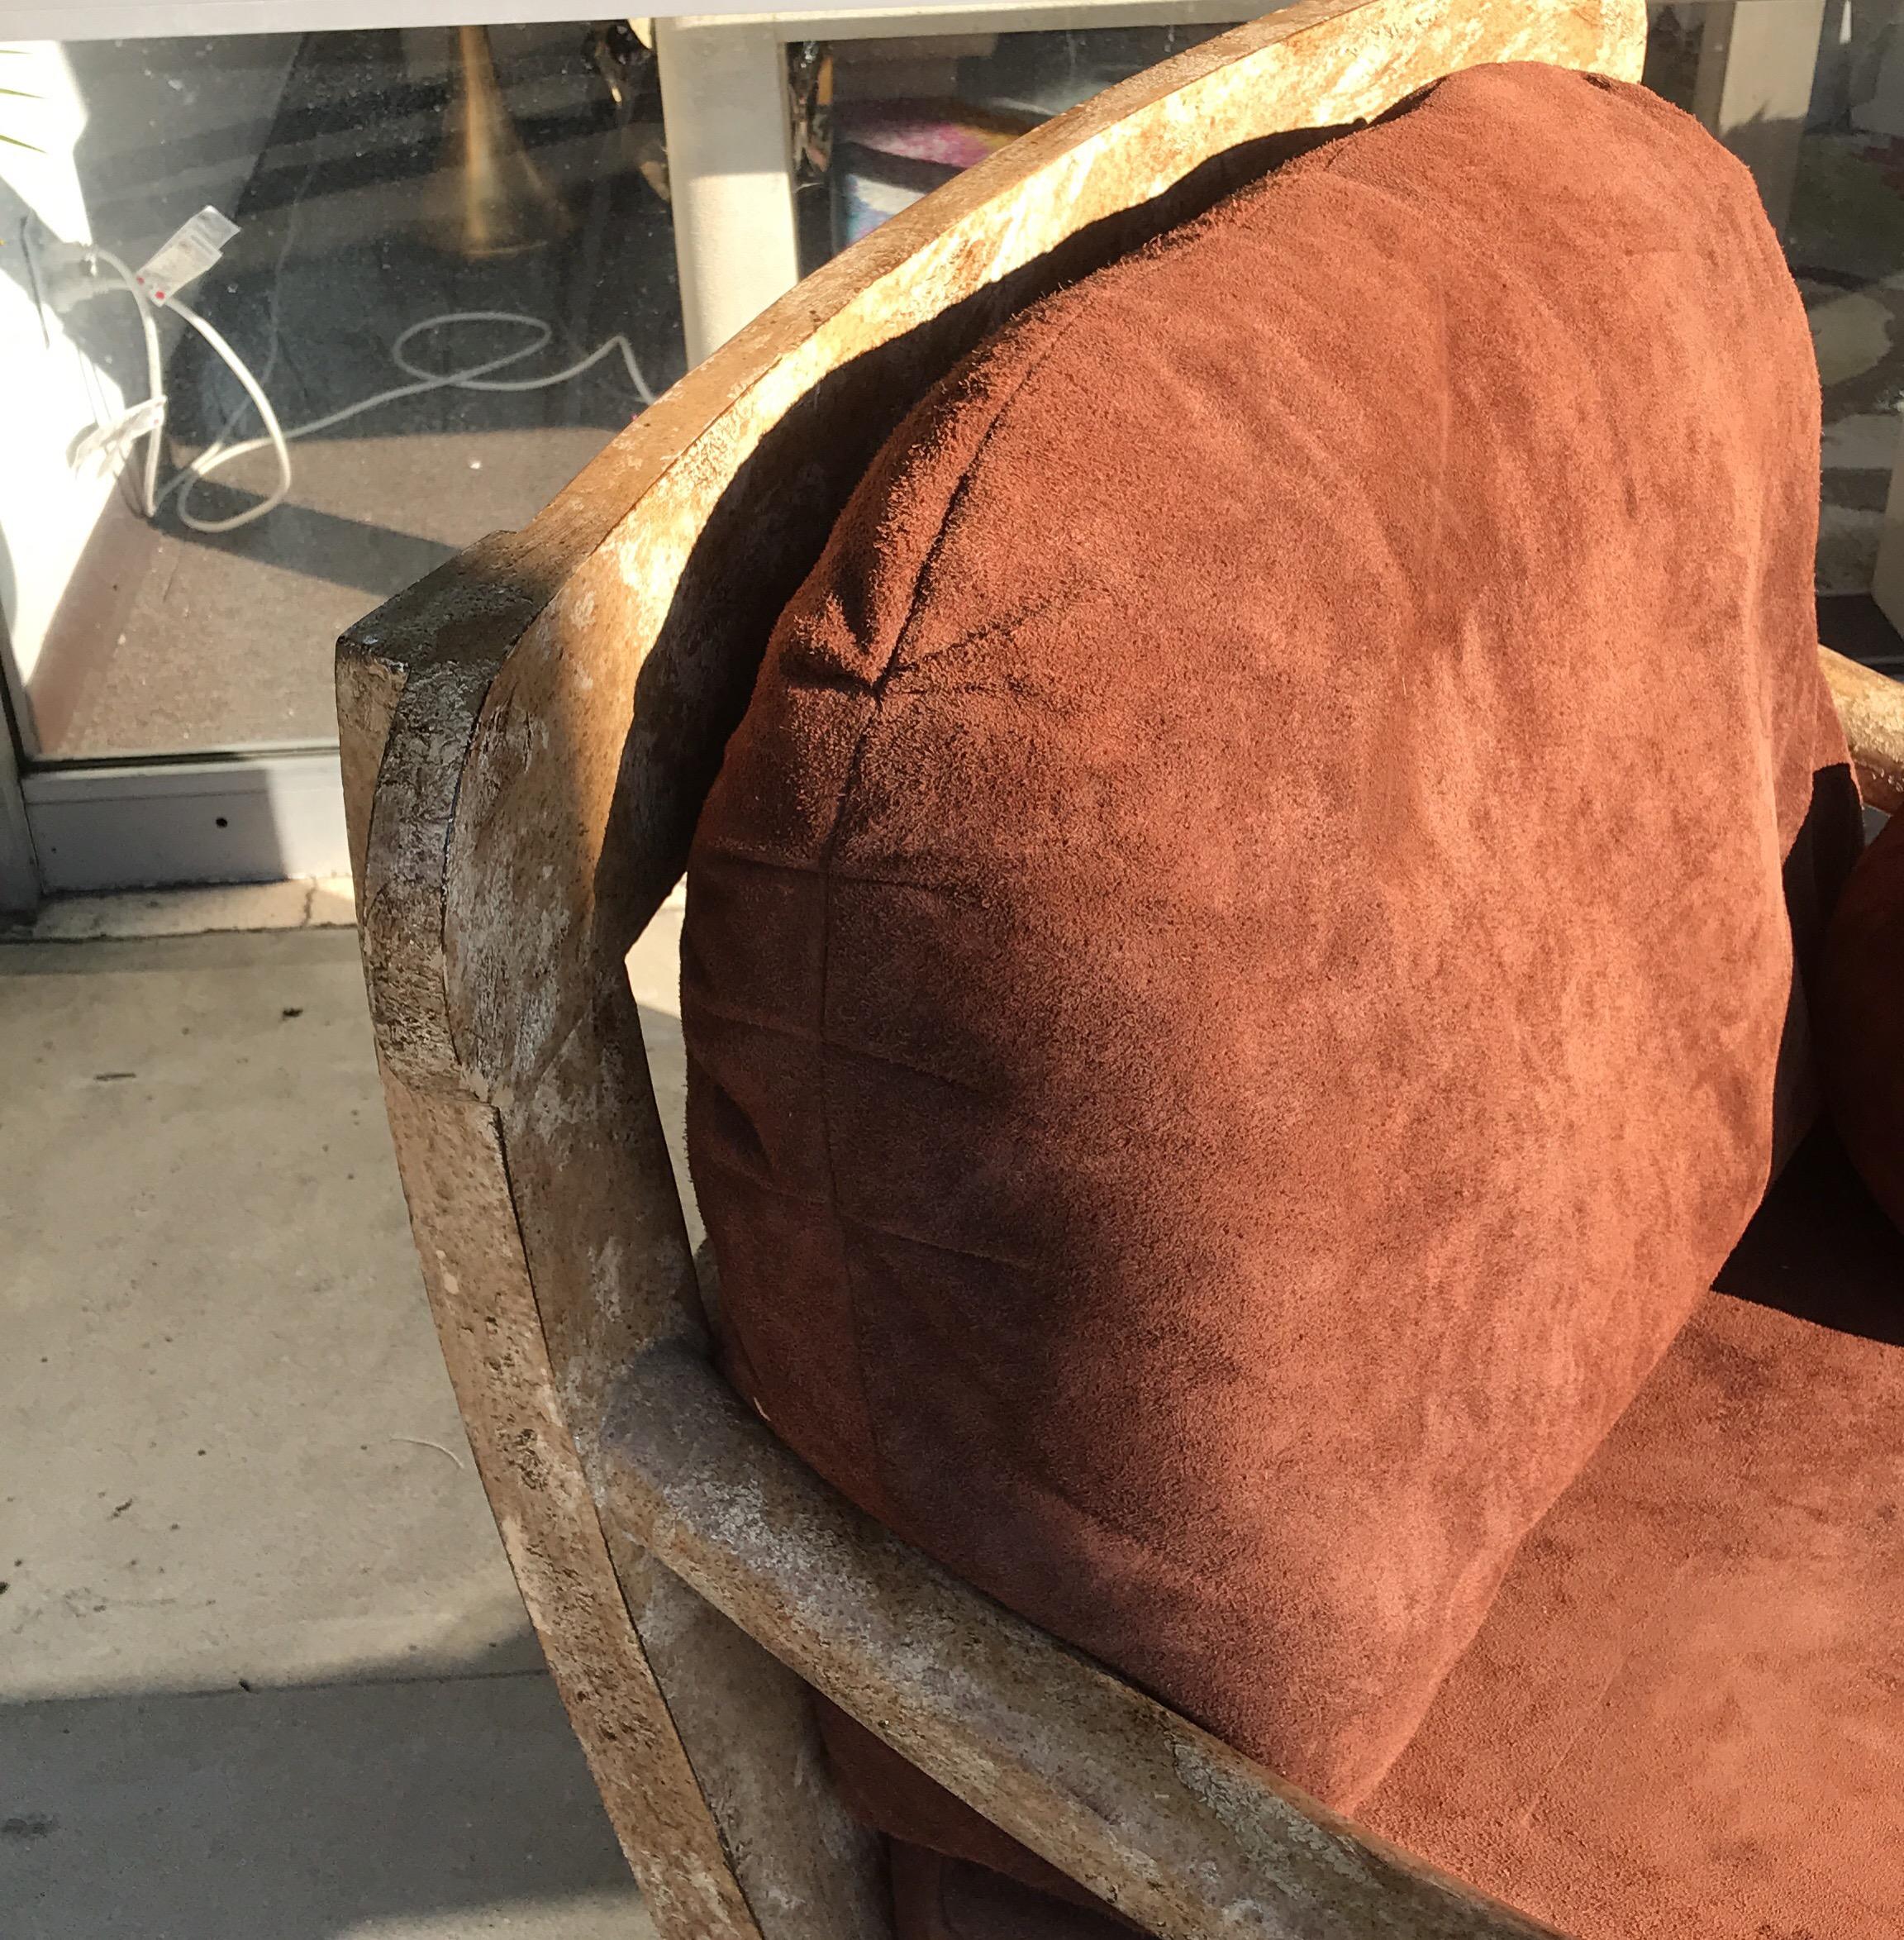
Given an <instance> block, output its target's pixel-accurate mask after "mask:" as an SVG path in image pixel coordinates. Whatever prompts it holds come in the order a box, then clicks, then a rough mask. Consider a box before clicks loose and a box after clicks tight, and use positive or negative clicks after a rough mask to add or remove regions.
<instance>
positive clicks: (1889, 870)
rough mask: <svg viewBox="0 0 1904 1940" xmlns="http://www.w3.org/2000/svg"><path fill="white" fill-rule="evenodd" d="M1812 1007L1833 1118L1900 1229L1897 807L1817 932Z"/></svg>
mask: <svg viewBox="0 0 1904 1940" xmlns="http://www.w3.org/2000/svg"><path fill="white" fill-rule="evenodd" d="M1817 1013H1818V1017H1817V1032H1818V1049H1819V1061H1820V1063H1821V1065H1823V1067H1824V1074H1825V1090H1826V1094H1827V1096H1828V1098H1829V1099H1830V1108H1831V1119H1832V1123H1834V1124H1835V1126H1836V1127H1838V1132H1839V1136H1840V1137H1841V1138H1842V1139H1843V1140H1844V1141H1845V1148H1846V1149H1847V1150H1848V1151H1849V1152H1850V1154H1851V1156H1852V1158H1853V1159H1854V1161H1856V1163H1857V1166H1858V1170H1859V1172H1861V1173H1862V1174H1863V1175H1864V1183H1865V1184H1867V1185H1868V1186H1869V1187H1870V1189H1871V1192H1872V1196H1873V1198H1874V1199H1876V1200H1877V1201H1878V1204H1879V1205H1881V1206H1882V1207H1883V1208H1884V1210H1885V1211H1886V1212H1887V1213H1889V1214H1890V1215H1891V1217H1892V1219H1893V1220H1895V1221H1896V1222H1897V1225H1898V1226H1899V1227H1900V1228H1904V815H1893V816H1892V817H1891V819H1890V821H1889V822H1887V824H1886V825H1885V827H1884V828H1883V830H1882V831H1881V832H1879V834H1878V839H1877V841H1874V842H1873V843H1872V845H1871V846H1870V847H1869V848H1868V849H1867V850H1866V851H1864V858H1863V860H1860V861H1859V865H1858V866H1857V868H1856V869H1855V870H1854V871H1853V872H1852V875H1851V879H1850V880H1849V882H1848V883H1847V884H1845V890H1844V894H1842V896H1841V897H1840V899H1839V901H1838V907H1837V908H1836V910H1835V912H1834V913H1833V914H1832V918H1831V925H1830V929H1829V930H1828V931H1827V932H1825V951H1824V960H1823V963H1822V965H1821V970H1820V973H1819V988H1818V1000H1817Z"/></svg>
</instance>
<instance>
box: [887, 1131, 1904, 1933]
mask: <svg viewBox="0 0 1904 1940" xmlns="http://www.w3.org/2000/svg"><path fill="white" fill-rule="evenodd" d="M1720 1285H1721V1288H1722V1289H1725V1291H1724V1292H1722V1293H1716V1294H1713V1295H1712V1296H1711V1298H1710V1299H1708V1300H1707V1301H1706V1303H1705V1304H1703V1305H1702V1307H1701V1308H1699V1310H1698V1311H1697V1313H1695V1314H1694V1316H1693V1318H1692V1322H1691V1323H1689V1324H1688V1325H1687V1327H1686V1328H1685V1329H1684V1330H1683V1332H1681V1333H1680V1335H1679V1336H1678V1339H1676V1340H1675V1341H1674V1342H1673V1347H1672V1348H1671V1350H1670V1351H1668V1355H1667V1356H1666V1359H1665V1360H1664V1361H1662V1362H1661V1364H1660V1366H1659V1368H1658V1369H1657V1370H1655V1371H1654V1375H1652V1378H1651V1379H1650V1380H1649V1381H1648V1382H1647V1384H1646V1385H1645V1387H1644V1388H1642V1389H1640V1394H1639V1397H1638V1399H1636V1400H1635V1403H1634V1404H1633V1405H1632V1407H1631V1408H1630V1409H1628V1410H1627V1412H1626V1413H1625V1414H1624V1415H1623V1416H1621V1419H1620V1421H1619V1423H1617V1424H1616V1427H1615V1428H1614V1429H1613V1432H1612V1433H1611V1435H1609V1436H1608V1437H1607V1440H1606V1442H1603V1443H1602V1446H1601V1447H1600V1448H1599V1450H1598V1451H1597V1452H1596V1453H1595V1456H1594V1457H1593V1460H1592V1461H1591V1462H1590V1463H1589V1464H1588V1465H1587V1470H1586V1471H1585V1473H1584V1474H1583V1475H1581V1477H1580V1478H1579V1480H1577V1481H1576V1482H1575V1483H1574V1484H1573V1487H1572V1488H1570V1489H1569V1490H1568V1491H1567V1493H1566V1494H1564V1495H1563V1496H1562V1497H1561V1498H1560V1499H1559V1502H1557V1503H1556V1504H1554V1507H1553V1508H1552V1509H1549V1511H1548V1513H1547V1515H1546V1516H1545V1518H1544V1519H1543V1520H1542V1521H1541V1522H1540V1524H1539V1525H1538V1526H1537V1527H1536V1528H1535V1531H1534V1533H1533V1534H1532V1535H1531V1536H1530V1537H1529V1538H1528V1539H1527V1541H1526V1542H1525V1543H1524V1544H1523V1545H1522V1546H1521V1552H1520V1553H1519V1555H1518V1556H1516V1558H1515V1561H1514V1566H1513V1567H1512V1569H1511V1570H1510V1571H1509V1572H1508V1575H1507V1581H1506V1582H1505V1584H1503V1585H1502V1590H1501V1593H1500V1594H1499V1596H1498V1597H1497V1599H1496V1600H1495V1604H1494V1607H1493V1609H1492V1610H1491V1611H1490V1612H1489V1613H1488V1621H1487V1622H1486V1623H1485V1624H1483V1626H1482V1629H1481V1633H1480V1635H1479V1636H1478V1637H1476V1638H1475V1640H1474V1642H1473V1643H1472V1644H1471V1645H1470V1646H1469V1647H1468V1650H1467V1652H1465V1653H1464V1656H1462V1658H1461V1661H1459V1663H1458V1664H1457V1665H1456V1666H1454V1670H1453V1671H1451V1672H1450V1673H1449V1676H1448V1678H1447V1680H1446V1681H1445V1683H1444V1684H1443V1685H1442V1686H1441V1690H1440V1694H1439V1695H1437V1697H1436V1699H1435V1703H1434V1704H1433V1706H1432V1707H1431V1708H1430V1710H1429V1713H1428V1716H1427V1718H1426V1720H1425V1721H1424V1722H1423V1723H1422V1726H1421V1730H1420V1732H1419V1733H1417V1734H1416V1737H1415V1739H1414V1741H1413V1742H1412V1743H1411V1744H1410V1746H1409V1747H1408V1749H1407V1751H1406V1752H1403V1753H1402V1756H1401V1757H1400V1758H1399V1759H1398V1760H1397V1761H1396V1763H1395V1765H1394V1766H1393V1768H1392V1770H1391V1771H1390V1772H1389V1774H1388V1777H1387V1778H1386V1779H1385V1780H1383V1784H1382V1785H1381V1786H1380V1787H1379V1788H1378V1790H1377V1791H1376V1792H1375V1794H1374V1795H1373V1797H1372V1798H1371V1799H1369V1800H1368V1801H1367V1802H1366V1804H1364V1806H1363V1808H1362V1814H1361V1816H1362V1818H1364V1821H1365V1822H1366V1823H1369V1824H1370V1825H1372V1826H1373V1827H1374V1828H1376V1829H1377V1830H1378V1831H1381V1832H1383V1833H1386V1834H1387V1835H1388V1837H1389V1838H1393V1839H1397V1840H1399V1841H1400V1842H1402V1843H1403V1844H1404V1845H1407V1846H1409V1847H1413V1848H1414V1849H1415V1850H1416V1851H1418V1852H1422V1853H1424V1854H1426V1855H1427V1856H1429V1857H1432V1858H1433V1859H1435V1860H1436V1861H1439V1862H1440V1864H1441V1865H1442V1866H1444V1867H1445V1868H1447V1869H1448V1870H1449V1871H1454V1872H1457V1873H1459V1874H1460V1875H1462V1876H1464V1877H1466V1878H1468V1879H1469V1880H1472V1881H1473V1882H1474V1883H1475V1884H1476V1885H1482V1886H1484V1887H1486V1888H1487V1889H1488V1890H1490V1891H1491V1892H1492V1893H1494V1894H1496V1895H1497V1896H1499V1897H1501V1898H1502V1899H1507V1900H1508V1901H1509V1902H1510V1903H1511V1904H1514V1905H1516V1906H1518V1907H1521V1909H1524V1910H1526V1911H1527V1912H1530V1913H1533V1914H1538V1915H1539V1916H1540V1918H1542V1919H1545V1920H1548V1921H1550V1922H1551V1923H1553V1924H1554V1925H1555V1926H1557V1927H1559V1928H1560V1929H1561V1930H1562V1931H1563V1932H1564V1933H1569V1934H1574V1935H1577V1936H1578V1940H1693V1937H1696V1940H1805V1937H1806V1936H1809V1937H1810V1940H1827V1937H1829V1940H1897V1935H1898V1934H1899V1933H1904V1838H1900V1837H1899V1830H1900V1826H1899V1815H1900V1812H1901V1811H1904V1805H1901V1804H1900V1801H1904V1515H1901V1514H1900V1509H1899V1498H1900V1494H1904V1240H1901V1239H1900V1237H1899V1235H1898V1233H1897V1231H1896V1230H1895V1229H1893V1228H1892V1227H1889V1226H1888V1225H1887V1223H1886V1222H1885V1220H1884V1218H1883V1215H1882V1214H1881V1213H1879V1212H1878V1209H1877V1208H1876V1207H1875V1206H1874V1205H1873V1203H1872V1201H1871V1199H1870V1198H1869V1197H1868V1194H1866V1193H1865V1192H1864V1189H1863V1188H1862V1187H1861V1185H1860V1184H1859V1182H1858V1180H1857V1179H1856V1178H1855V1176H1854V1175H1853V1174H1852V1172H1851V1170H1850V1167H1849V1165H1848V1164H1847V1163H1846V1161H1845V1156H1844V1153H1843V1151H1842V1150H1841V1148H1840V1146H1838V1144H1837V1142H1836V1141H1835V1138H1834V1137H1832V1136H1831V1135H1830V1134H1829V1133H1824V1132H1821V1133H1820V1134H1819V1135H1817V1136H1816V1137H1815V1138H1814V1139H1813V1141H1812V1142H1811V1145H1810V1146H1808V1147H1807V1148H1806V1150H1805V1151H1803V1152H1802V1153H1801V1154H1800V1156H1798V1158H1797V1160H1796V1161H1794V1162H1793V1163H1792V1165H1791V1166H1789V1167H1788V1168H1787V1170H1786V1171H1785V1173H1784V1174H1783V1176H1782V1177H1781V1178H1780V1180H1779V1181H1778V1184H1777V1186H1776V1187H1775V1188H1774V1189H1773V1192H1772V1194H1771V1195H1770V1198H1769V1199H1768V1202H1767V1204H1765V1206H1764V1208H1762V1210H1761V1211H1760V1212H1759V1215H1758V1217H1757V1218H1755V1219H1754V1222H1753V1223H1752V1226H1751V1227H1750V1228H1749V1230H1748V1232H1747V1233H1746V1236H1745V1241H1744V1242H1743V1243H1742V1244H1741V1245H1740V1247H1739V1249H1738V1251H1736V1253H1735V1255H1734V1256H1733V1257H1732V1259H1731V1260H1730V1261H1729V1262H1728V1263H1727V1265H1726V1268H1725V1270H1723V1271H1722V1272H1721V1275H1720ZM1011 1870H1013V1871H1019V1870H1021V1866H1019V1865H1018V1864H1017V1863H1016V1861H1014V1862H1013V1863H1012V1866H1011ZM892 1880H893V1891H894V1900H895V1904H896V1909H897V1914H898V1923H899V1927H900V1931H901V1932H902V1933H903V1934H904V1935H906V1936H907V1940H1119V1936H1120V1935H1121V1934H1127V1933H1129V1932H1130V1928H1128V1927H1127V1926H1126V1925H1125V1924H1124V1923H1122V1922H1121V1921H1120V1920H1119V1919H1118V1918H1117V1916H1116V1914H1113V1913H1111V1910H1110V1909H1109V1908H1107V1907H1102V1906H1097V1907H1096V1908H1095V1909H1094V1910H1085V1909H1081V1908H1080V1907H1079V1905H1078V1903H1077V1889H1076V1888H1074V1887H1071V1886H1070V1885H1069V1882H1066V1883H1065V1885H1064V1888H1063V1889H1062V1890H1063V1891H1064V1894H1065V1895H1066V1898H1065V1899H1064V1901H1063V1903H1059V1901H1058V1900H1057V1899H1054V1898H1053V1897H1051V1896H1050V1895H1045V1896H1040V1895H1036V1894H1035V1893H1034V1892H1033V1891H1032V1890H1031V1889H1030V1888H1028V1887H1026V1885H1022V1884H1021V1883H1020V1882H1019V1881H1018V1880H1015V1879H1011V1878H1008V1877H1001V1876H999V1874H998V1873H997V1872H996V1871H990V1870H988V1869H987V1868H986V1867H984V1866H978V1865H974V1864H973V1863H972V1862H971V1861H964V1860H950V1859H941V1858H940V1857H939V1856H938V1855H937V1854H935V1853H931V1852H921V1851H919V1850H918V1849H917V1848H916V1847H903V1846H899V1845H897V1843H896V1844H895V1847H894V1850H893V1862H892Z"/></svg>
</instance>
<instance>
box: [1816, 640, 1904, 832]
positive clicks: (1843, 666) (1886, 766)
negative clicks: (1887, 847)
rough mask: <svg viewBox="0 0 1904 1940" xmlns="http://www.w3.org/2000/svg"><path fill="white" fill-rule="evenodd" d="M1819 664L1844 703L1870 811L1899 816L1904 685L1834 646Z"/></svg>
mask: <svg viewBox="0 0 1904 1940" xmlns="http://www.w3.org/2000/svg"><path fill="white" fill-rule="evenodd" d="M1818 660H1819V664H1820V665H1821V666H1822V667H1823V668H1824V670H1825V682H1826V684H1828V685H1829V686H1830V689H1831V698H1832V699H1833V700H1834V701H1835V702H1836V703H1838V718H1839V720H1840V722H1843V723H1844V727H1845V741H1846V742H1847V743H1848V744H1849V746H1850V750H1851V765H1852V766H1853V767H1854V769H1856V770H1857V772H1858V792H1859V794H1862V795H1863V796H1864V800H1865V803H1866V805H1867V806H1868V807H1870V808H1882V809H1883V811H1884V813H1886V814H1887V815H1894V814H1896V813H1897V810H1898V809H1899V808H1904V684H1900V683H1899V682H1897V681H1896V680H1893V679H1891V678H1890V677H1889V675H1888V674H1880V673H1878V670H1876V669H1875V668H1873V667H1864V666H1860V665H1859V664H1858V662H1857V661H1856V660H1846V659H1845V656H1844V655H1843V654H1841V653H1834V652H1832V651H1831V649H1830V647H1828V646H1821V647H1820V648H1819V650H1818Z"/></svg>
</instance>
